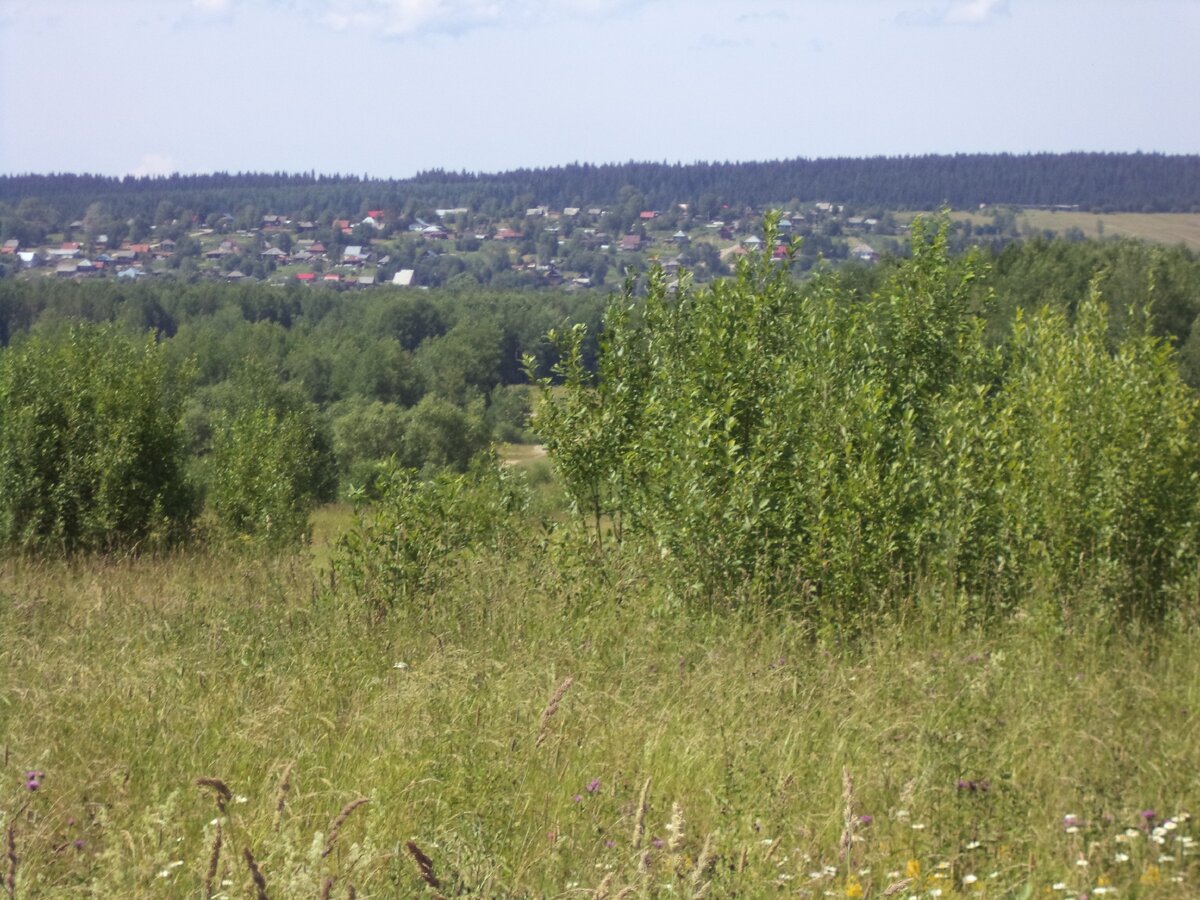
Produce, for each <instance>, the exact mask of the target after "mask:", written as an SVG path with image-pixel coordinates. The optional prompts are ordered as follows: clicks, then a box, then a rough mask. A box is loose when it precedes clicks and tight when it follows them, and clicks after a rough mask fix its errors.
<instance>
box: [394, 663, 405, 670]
mask: <svg viewBox="0 0 1200 900" xmlns="http://www.w3.org/2000/svg"><path fill="white" fill-rule="evenodd" d="M392 668H393V669H401V670H403V669H407V668H408V663H406V662H398V663H392Z"/></svg>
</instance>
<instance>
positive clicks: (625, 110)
mask: <svg viewBox="0 0 1200 900" xmlns="http://www.w3.org/2000/svg"><path fill="white" fill-rule="evenodd" d="M1198 88H1200V0H753V2H752V0H0V174H17V173H28V172H34V173H46V172H89V173H100V174H107V175H125V174H135V175H158V174H169V173H171V172H183V173H203V172H215V171H225V172H250V171H254V172H262V171H267V172H275V171H286V172H308V171H315V172H317V173H326V174H333V173H341V174H359V175H369V176H371V177H396V178H405V177H409V176H412V175H414V174H416V173H417V172H420V171H424V170H428V169H434V168H441V169H449V170H468V171H473V172H500V171H507V170H511V169H515V168H523V167H539V166H555V165H563V164H567V163H572V162H591V163H605V162H624V161H627V160H649V161H668V162H685V163H687V162H694V161H749V160H769V159H783V158H793V157H809V158H816V157H829V156H877V155H888V156H892V155H907V154H921V153H973V152H1012V153H1026V152H1041V151H1050V152H1067V151H1077V150H1083V151H1137V150H1141V151H1146V152H1160V153H1197V152H1200V99H1198V96H1200V95H1198V94H1197V90H1198Z"/></svg>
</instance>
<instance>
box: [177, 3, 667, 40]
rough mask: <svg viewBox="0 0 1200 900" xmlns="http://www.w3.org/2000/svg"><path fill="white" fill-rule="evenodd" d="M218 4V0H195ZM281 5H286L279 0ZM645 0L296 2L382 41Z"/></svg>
mask: <svg viewBox="0 0 1200 900" xmlns="http://www.w3.org/2000/svg"><path fill="white" fill-rule="evenodd" d="M197 2H217V0H197ZM284 2H285V3H286V0H284ZM648 2H650V0H642V2H641V4H638V3H637V2H635V0H296V2H293V3H292V4H290V5H292V6H293V7H295V6H297V5H298V6H299V7H301V8H303V9H305V10H307V11H308V12H309V13H310V14H311V15H312V16H313V17H314V18H315V19H316V20H317V21H319V22H320V23H321V24H323V25H325V26H326V27H329V28H333V29H335V30H337V31H345V30H347V29H362V30H366V31H372V32H374V33H376V34H378V35H381V36H383V37H393V38H406V37H412V36H415V35H418V34H422V33H443V34H464V33H466V32H469V31H474V30H476V29H479V28H489V27H516V26H529V25H537V24H541V23H544V22H553V21H562V20H564V19H578V18H598V17H606V16H611V15H616V14H619V13H621V12H623V11H625V10H629V9H633V8H636V7H638V6H639V5H641V6H645V5H646V4H647V3H648Z"/></svg>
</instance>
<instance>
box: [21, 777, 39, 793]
mask: <svg viewBox="0 0 1200 900" xmlns="http://www.w3.org/2000/svg"><path fill="white" fill-rule="evenodd" d="M41 786H42V783H41V782H40V781H38V780H37V779H36V778H30V779H29V780H28V781H27V782H25V789H26V790H28V791H36V790H37V789H38V788H40V787H41Z"/></svg>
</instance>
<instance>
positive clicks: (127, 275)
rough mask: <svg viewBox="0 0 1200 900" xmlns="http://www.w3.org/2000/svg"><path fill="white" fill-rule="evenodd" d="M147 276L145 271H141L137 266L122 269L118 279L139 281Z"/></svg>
mask: <svg viewBox="0 0 1200 900" xmlns="http://www.w3.org/2000/svg"><path fill="white" fill-rule="evenodd" d="M145 274H146V272H145V271H144V270H143V269H139V268H137V267H136V266H130V267H129V268H128V269H122V270H121V271H119V272H118V273H117V277H118V278H124V279H126V280H127V281H137V279H139V278H141V277H143V276H144V275H145Z"/></svg>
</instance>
